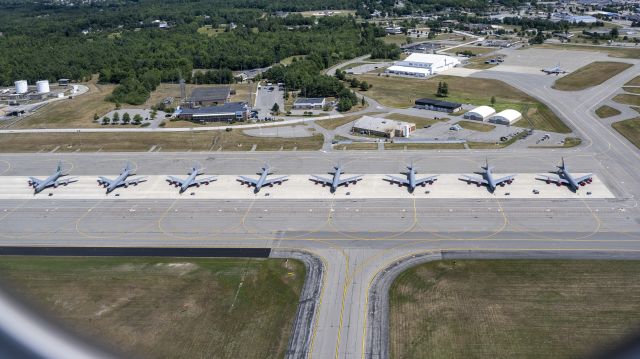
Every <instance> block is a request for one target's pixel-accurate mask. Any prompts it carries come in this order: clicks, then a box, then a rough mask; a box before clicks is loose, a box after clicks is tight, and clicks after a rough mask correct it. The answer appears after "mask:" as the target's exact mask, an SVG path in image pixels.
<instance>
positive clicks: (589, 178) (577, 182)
mask: <svg viewBox="0 0 640 359" xmlns="http://www.w3.org/2000/svg"><path fill="white" fill-rule="evenodd" d="M556 167H557V168H558V171H557V172H556V175H555V176H547V175H538V176H537V177H536V179H538V180H541V181H545V182H547V184H550V183H551V182H553V183H555V184H556V185H557V186H558V187H560V186H562V185H565V186H567V187H569V189H570V190H572V191H573V192H576V191H577V190H579V189H580V187H584V186H586V185H587V184H589V183H591V182H593V173H589V174H586V175H584V176H581V177H578V178H574V177H573V176H572V175H571V173H570V172H569V167H568V166H567V165H565V164H564V157H563V158H562V163H561V164H560V166H556Z"/></svg>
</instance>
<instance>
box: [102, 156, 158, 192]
mask: <svg viewBox="0 0 640 359" xmlns="http://www.w3.org/2000/svg"><path fill="white" fill-rule="evenodd" d="M134 175H135V173H133V172H131V164H130V163H129V162H127V164H126V165H125V166H124V168H123V169H122V172H120V175H119V176H118V177H116V178H115V179H113V180H110V179H108V178H106V177H102V176H100V177H98V186H102V187H104V188H106V189H107V194H109V193H111V192H113V191H114V190H115V189H116V188H118V187H124V188H127V187H129V186H137V185H138V183H141V182H145V181H146V177H138V178H134V179H130V180H129V179H127V178H128V177H129V176H134Z"/></svg>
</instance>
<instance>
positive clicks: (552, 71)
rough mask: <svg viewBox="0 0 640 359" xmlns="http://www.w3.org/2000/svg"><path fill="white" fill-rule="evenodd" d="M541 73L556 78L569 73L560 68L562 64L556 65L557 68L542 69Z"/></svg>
mask: <svg viewBox="0 0 640 359" xmlns="http://www.w3.org/2000/svg"><path fill="white" fill-rule="evenodd" d="M540 71H542V72H544V73H545V74H547V75H556V76H557V75H561V74H566V73H567V71H565V70H563V69H562V67H560V64H558V65H556V66H555V67H547V68H544V69H541V70H540Z"/></svg>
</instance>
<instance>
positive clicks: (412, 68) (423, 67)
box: [385, 53, 460, 77]
mask: <svg viewBox="0 0 640 359" xmlns="http://www.w3.org/2000/svg"><path fill="white" fill-rule="evenodd" d="M458 65H460V60H458V59H457V58H455V57H452V56H447V55H435V54H420V53H413V54H411V55H409V56H408V57H407V58H406V59H404V60H401V61H396V62H394V64H393V65H392V66H390V67H389V68H387V69H386V70H385V73H389V74H396V75H406V76H415V77H427V76H430V75H434V74H437V73H440V72H442V71H446V70H450V69H452V68H454V67H456V66H458Z"/></svg>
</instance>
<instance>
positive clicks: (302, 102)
mask: <svg viewBox="0 0 640 359" xmlns="http://www.w3.org/2000/svg"><path fill="white" fill-rule="evenodd" d="M325 105H326V100H325V98H324V97H317V98H307V97H300V98H298V99H296V101H295V102H294V103H293V108H294V109H295V110H313V109H315V110H320V109H322V108H323V107H324V106H325Z"/></svg>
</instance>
